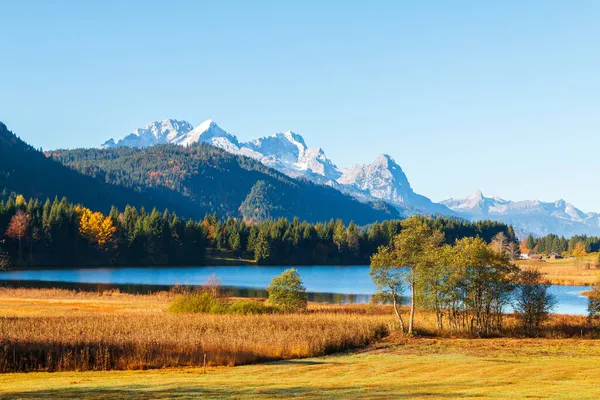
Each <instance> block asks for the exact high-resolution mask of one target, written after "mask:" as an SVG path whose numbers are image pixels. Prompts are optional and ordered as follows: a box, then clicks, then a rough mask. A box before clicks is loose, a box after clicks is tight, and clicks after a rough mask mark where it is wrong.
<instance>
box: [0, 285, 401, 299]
mask: <svg viewBox="0 0 600 400" xmlns="http://www.w3.org/2000/svg"><path fill="white" fill-rule="evenodd" d="M0 287H8V288H33V289H69V290H78V291H84V292H98V293H102V292H105V291H111V290H119V291H120V292H121V293H129V294H152V293H156V292H164V291H168V290H170V289H171V288H172V287H173V285H136V284H111V283H77V282H54V281H20V280H0ZM194 287H198V288H199V287H200V286H194ZM222 289H223V292H224V295H225V296H231V297H252V298H265V299H266V298H267V297H268V296H269V294H268V293H267V291H266V289H253V288H242V287H232V286H223V287H222ZM307 296H308V301H314V302H317V303H329V304H366V303H369V302H370V301H371V297H372V296H371V295H369V294H343V293H314V292H308V293H307ZM403 300H404V301H405V303H406V304H408V300H409V299H408V298H404V299H403Z"/></svg>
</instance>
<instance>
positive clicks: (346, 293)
mask: <svg viewBox="0 0 600 400" xmlns="http://www.w3.org/2000/svg"><path fill="white" fill-rule="evenodd" d="M287 268H290V267H288V266H281V267H275V266H268V267H256V266H239V267H235V266H218V267H217V266H215V267H211V266H206V267H168V268H167V267H148V268H123V267H115V268H84V269H52V270H25V271H8V272H0V280H3V281H28V283H29V284H34V283H35V282H39V283H40V284H43V282H52V283H56V284H60V283H64V284H66V286H65V287H76V286H74V284H83V283H89V284H105V285H109V286H110V285H135V287H139V286H138V285H155V286H158V287H166V286H170V285H175V284H181V285H202V284H205V283H206V281H207V280H208V278H209V277H210V276H211V275H213V274H215V275H216V276H217V277H218V278H219V280H220V281H221V284H222V285H223V286H226V287H229V288H232V289H233V290H234V292H235V293H236V294H238V295H242V296H243V295H247V296H256V295H264V294H265V293H264V289H265V288H266V287H267V286H268V285H269V283H270V282H271V279H272V278H273V277H274V276H276V275H279V274H281V273H282V272H283V271H284V270H286V269H287ZM295 268H296V269H297V270H298V271H299V273H300V275H301V277H302V280H303V282H304V285H305V286H306V290H307V291H308V292H309V293H310V296H309V298H310V300H314V301H325V302H330V303H350V302H351V303H367V302H368V301H369V300H370V298H371V295H372V294H373V293H374V292H375V285H374V284H373V283H372V282H371V279H370V277H369V266H365V265H361V266H330V265H326V266H325V265H323V266H302V267H295ZM15 283H16V282H15ZM54 286H55V287H56V285H54ZM585 290H589V288H588V287H586V286H551V288H550V291H551V292H552V294H554V295H555V296H556V298H557V300H558V305H557V307H556V309H555V312H556V313H561V314H578V315H585V314H586V313H587V298H586V297H585V296H583V295H581V292H583V291H585Z"/></svg>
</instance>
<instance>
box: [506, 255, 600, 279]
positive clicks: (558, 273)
mask: <svg viewBox="0 0 600 400" xmlns="http://www.w3.org/2000/svg"><path fill="white" fill-rule="evenodd" d="M597 260H598V254H597V253H594V254H589V255H587V256H584V257H578V258H564V259H560V260H544V261H537V260H520V261H517V262H516V264H517V266H519V267H521V268H535V269H537V270H539V271H540V272H541V273H542V274H544V277H545V278H546V279H547V280H548V281H549V282H550V283H552V284H555V285H577V286H591V285H595V284H596V283H598V281H599V280H600V269H598V268H597V267H596V262H597Z"/></svg>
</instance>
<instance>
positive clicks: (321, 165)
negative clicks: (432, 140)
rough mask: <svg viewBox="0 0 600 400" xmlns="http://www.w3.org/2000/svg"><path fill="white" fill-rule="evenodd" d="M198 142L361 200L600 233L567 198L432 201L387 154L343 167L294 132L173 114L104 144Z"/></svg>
mask: <svg viewBox="0 0 600 400" xmlns="http://www.w3.org/2000/svg"><path fill="white" fill-rule="evenodd" d="M198 142H200V143H209V144H211V145H213V146H216V147H219V148H222V149H224V150H226V151H228V152H230V153H233V154H239V155H244V156H247V157H252V158H255V159H257V160H259V161H260V162H262V163H263V164H265V165H267V166H268V167H271V168H274V169H277V170H279V171H281V172H282V173H284V174H286V175H289V176H291V177H294V178H305V179H309V180H311V181H314V182H317V183H320V184H325V185H329V186H332V187H334V188H336V189H338V190H341V191H343V192H345V193H347V194H350V195H352V196H354V197H356V198H358V199H361V200H363V201H373V200H383V201H385V202H387V203H390V204H392V205H394V206H396V207H397V208H398V209H400V210H401V211H402V212H403V213H404V214H407V215H411V214H416V213H419V214H442V215H452V216H461V217H464V218H466V219H470V220H483V219H492V220H497V221H501V222H505V223H508V224H511V225H513V226H514V228H515V230H516V231H517V233H518V234H520V235H526V234H529V233H533V234H535V235H545V234H548V233H556V234H559V235H565V236H572V235H575V234H593V235H600V214H596V213H586V212H583V211H581V210H579V209H577V208H576V207H574V206H573V205H572V204H569V203H567V202H565V201H564V200H559V201H556V202H554V203H545V202H541V201H538V200H527V201H509V200H503V199H501V198H499V197H485V196H484V195H483V193H481V192H480V191H476V192H474V193H472V194H471V195H469V196H467V197H465V198H462V199H449V200H445V201H443V202H440V203H434V202H432V201H431V200H430V199H428V198H427V197H425V196H422V195H420V194H417V193H415V192H414V190H413V189H412V187H411V185H410V182H409V181H408V178H407V177H406V174H405V173H404V172H403V171H402V168H400V166H399V165H398V164H397V163H396V162H395V161H394V159H393V158H392V157H390V156H389V155H387V154H382V155H380V156H379V157H377V159H375V161H373V162H372V163H371V164H364V165H363V164H357V165H353V166H351V167H350V168H346V169H344V170H340V169H339V168H338V167H337V166H336V165H335V164H334V163H333V162H332V161H331V160H329V159H328V158H327V156H326V155H325V152H324V151H323V149H321V148H311V147H308V145H307V144H306V142H305V140H304V138H303V137H302V136H301V135H299V134H297V133H294V132H291V131H286V132H280V133H275V134H273V135H271V136H265V137H261V138H258V139H255V140H252V141H249V142H240V141H238V139H237V137H236V136H235V135H232V134H230V133H228V132H226V131H225V130H223V129H221V128H220V127H219V126H218V125H217V124H216V123H215V122H214V121H212V120H207V121H204V122H202V123H201V124H200V125H198V126H197V127H196V128H194V127H193V126H192V125H191V124H190V123H188V122H185V121H178V120H173V119H169V120H165V121H157V122H152V123H150V124H148V125H146V126H145V127H144V128H139V129H136V130H135V131H133V132H132V133H131V134H129V135H127V136H126V137H125V138H123V139H121V140H119V141H115V140H114V139H110V140H109V141H107V142H105V143H104V144H103V145H102V146H101V147H103V148H112V147H119V146H128V147H146V146H152V145H155V144H161V143H174V144H179V145H182V146H189V145H191V144H193V143H198Z"/></svg>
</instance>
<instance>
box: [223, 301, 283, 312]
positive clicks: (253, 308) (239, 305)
mask: <svg viewBox="0 0 600 400" xmlns="http://www.w3.org/2000/svg"><path fill="white" fill-rule="evenodd" d="M277 311H279V310H278V309H277V307H273V306H268V305H266V304H264V303H262V302H258V301H251V300H239V301H234V302H233V303H231V304H229V306H228V307H227V313H228V314H243V315H247V314H273V313H276V312H277Z"/></svg>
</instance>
